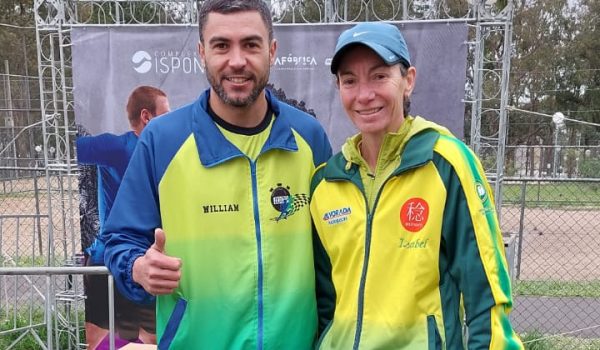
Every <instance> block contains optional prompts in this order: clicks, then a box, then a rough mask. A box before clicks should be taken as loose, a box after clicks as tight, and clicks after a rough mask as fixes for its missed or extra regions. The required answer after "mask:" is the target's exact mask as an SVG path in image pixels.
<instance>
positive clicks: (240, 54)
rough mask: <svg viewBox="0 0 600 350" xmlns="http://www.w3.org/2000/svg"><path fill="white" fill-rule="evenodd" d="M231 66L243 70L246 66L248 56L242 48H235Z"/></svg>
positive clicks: (230, 57) (232, 51) (230, 60)
mask: <svg viewBox="0 0 600 350" xmlns="http://www.w3.org/2000/svg"><path fill="white" fill-rule="evenodd" d="M229 65H230V66H231V67H233V68H242V67H244V66H245V65H246V55H245V54H244V51H243V50H242V49H241V48H238V47H236V48H233V49H232V50H231V54H230V56H229Z"/></svg>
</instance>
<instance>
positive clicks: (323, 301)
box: [310, 165, 336, 337]
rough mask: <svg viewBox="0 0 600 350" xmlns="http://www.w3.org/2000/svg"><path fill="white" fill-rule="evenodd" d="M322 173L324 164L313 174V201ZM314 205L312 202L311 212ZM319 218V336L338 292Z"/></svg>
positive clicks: (315, 246)
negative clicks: (321, 235)
mask: <svg viewBox="0 0 600 350" xmlns="http://www.w3.org/2000/svg"><path fill="white" fill-rule="evenodd" d="M322 173H323V165H322V166H321V167H319V168H317V171H316V173H315V175H313V178H312V181H311V191H310V193H311V201H312V200H313V199H314V198H312V196H313V194H314V189H315V187H316V185H317V184H318V183H319V182H320V181H322ZM312 207H313V205H312V204H311V214H312V213H313V211H312ZM316 220H318V218H314V216H313V226H312V231H313V255H314V264H315V287H316V297H317V313H318V318H319V324H318V336H319V337H320V336H321V334H323V332H324V331H325V329H326V328H327V326H328V325H329V324H330V323H331V321H332V320H333V314H334V312H335V299H336V293H335V288H334V285H333V279H332V276H331V273H332V267H331V260H330V259H329V255H327V251H326V250H325V247H324V246H323V243H322V242H321V239H320V238H319V233H318V232H317V228H316V227H315V225H314V222H315V221H316Z"/></svg>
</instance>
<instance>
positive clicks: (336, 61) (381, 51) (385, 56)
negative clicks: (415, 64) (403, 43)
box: [331, 40, 410, 74]
mask: <svg viewBox="0 0 600 350" xmlns="http://www.w3.org/2000/svg"><path fill="white" fill-rule="evenodd" d="M357 45H364V46H366V47H368V48H370V49H371V50H373V51H374V52H375V53H376V54H377V55H378V56H379V57H380V58H381V59H382V60H383V62H385V64H387V65H388V66H393V65H394V64H396V63H401V62H402V63H404V65H407V62H406V60H404V59H402V57H400V56H398V55H396V54H395V53H394V52H392V51H391V50H389V49H388V48H386V47H385V46H382V45H379V44H375V43H370V42H363V41H360V40H356V41H351V42H349V43H347V44H345V45H344V46H342V47H341V48H340V49H339V50H337V52H336V53H335V55H333V58H332V59H331V73H332V74H337V71H338V68H339V65H340V60H341V59H342V56H344V54H345V53H346V51H348V49H350V48H351V47H354V46H357ZM407 66H410V65H407Z"/></svg>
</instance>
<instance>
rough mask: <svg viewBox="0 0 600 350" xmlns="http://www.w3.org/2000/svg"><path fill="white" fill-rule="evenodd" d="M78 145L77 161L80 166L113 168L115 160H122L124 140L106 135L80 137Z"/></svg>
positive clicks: (77, 141)
mask: <svg viewBox="0 0 600 350" xmlns="http://www.w3.org/2000/svg"><path fill="white" fill-rule="evenodd" d="M75 142H76V145H77V161H78V162H79V163H80V164H93V165H100V166H113V165H114V160H115V159H120V158H122V155H121V154H116V153H117V152H119V153H122V152H123V139H121V138H119V137H118V136H116V135H113V134H109V133H105V134H100V135H96V136H80V137H78V138H77V140H76V141H75Z"/></svg>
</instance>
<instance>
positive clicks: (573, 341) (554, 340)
mask: <svg viewBox="0 0 600 350" xmlns="http://www.w3.org/2000/svg"><path fill="white" fill-rule="evenodd" d="M519 336H520V337H521V340H522V341H523V343H524V345H525V350H566V349H568V350H590V349H600V339H585V338H576V337H566V336H552V337H548V335H546V334H543V333H542V332H540V331H538V330H533V331H530V332H526V333H521V334H519Z"/></svg>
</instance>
